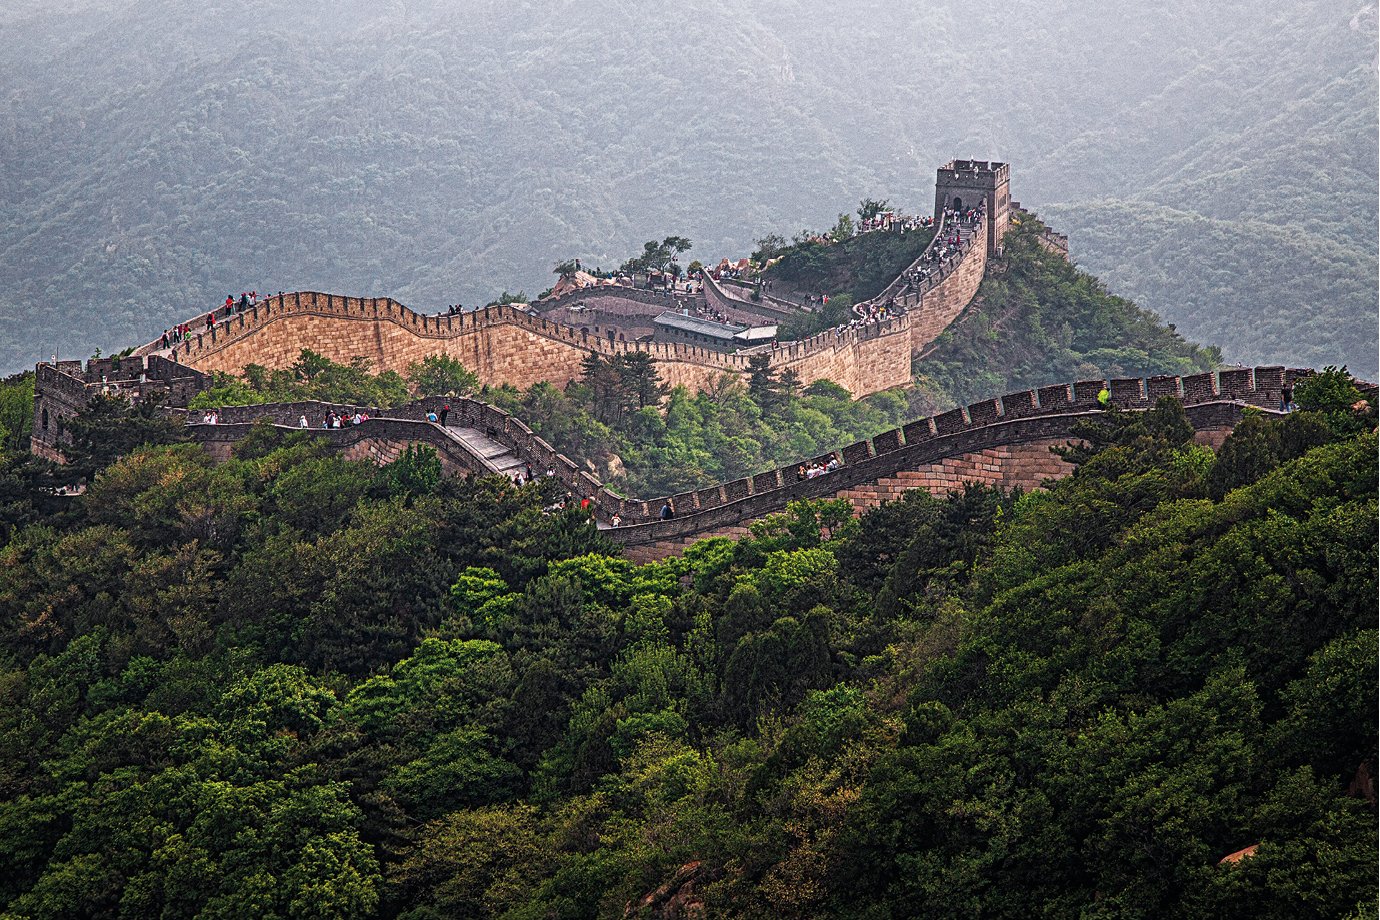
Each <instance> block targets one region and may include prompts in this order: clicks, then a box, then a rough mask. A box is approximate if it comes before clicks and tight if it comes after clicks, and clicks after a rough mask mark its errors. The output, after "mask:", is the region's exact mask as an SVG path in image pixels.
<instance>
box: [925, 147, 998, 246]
mask: <svg viewBox="0 0 1380 920" xmlns="http://www.w3.org/2000/svg"><path fill="white" fill-rule="evenodd" d="M979 201H984V202H986V205H987V253H988V255H993V254H995V253H996V251H997V246H999V245H1000V244H1001V239H1002V237H1003V236H1004V235H1005V234H1006V231H1007V229H1008V228H1009V227H1010V226H1011V167H1010V166H1009V165H1008V164H1006V163H996V162H989V161H987V160H950V161H949V162H948V163H946V164H944V165H943V166H941V167H939V169H938V170H937V171H936V172H935V180H934V213H935V216H936V217H938V216H939V215H941V214H943V213H944V209H945V208H953V209H954V210H958V211H962V210H965V209H969V208H973V207H976V206H977V204H978V202H979Z"/></svg>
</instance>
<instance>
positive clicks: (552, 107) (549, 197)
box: [0, 0, 1380, 379]
mask: <svg viewBox="0 0 1380 920" xmlns="http://www.w3.org/2000/svg"><path fill="white" fill-rule="evenodd" d="M62 7H63V8H61V9H55V8H53V6H52V5H51V4H49V3H46V2H38V0H8V2H6V3H5V4H4V5H2V6H0V32H3V34H4V35H5V36H6V40H5V41H4V42H3V43H0V74H2V75H3V76H0V371H3V372H6V373H9V372H13V371H17V370H21V369H23V368H25V367H28V366H31V365H32V364H33V363H34V362H35V361H37V360H40V359H46V358H47V357H48V356H49V355H51V354H52V353H53V352H55V351H58V352H60V354H61V355H62V356H63V357H68V358H73V357H82V356H85V355H88V354H90V353H91V352H92V350H94V349H95V348H97V347H99V348H102V349H104V350H105V351H106V352H107V353H109V352H111V351H115V350H118V349H119V348H122V347H124V346H126V345H131V344H135V343H137V342H141V341H145V340H148V339H150V338H153V337H154V336H156V335H157V334H158V333H159V332H160V331H161V330H162V329H163V328H164V327H166V326H168V325H170V324H172V323H173V322H175V321H177V320H180V319H184V318H187V317H189V316H191V315H193V314H195V313H197V312H199V311H205V310H206V309H208V308H210V307H211V306H212V305H214V304H215V303H216V302H217V301H221V300H223V299H224V297H225V295H226V294H227V293H231V294H234V295H236V296H238V294H239V293H240V292H241V291H243V290H249V289H257V290H258V291H259V292H260V293H261V294H263V293H266V292H276V291H278V290H280V289H281V290H289V291H290V290H295V289H317V290H324V291H330V292H333V293H342V294H352V295H362V296H385V295H387V296H392V297H396V298H397V299H399V300H401V301H403V302H404V303H406V304H408V305H409V306H412V307H414V308H416V309H419V310H423V311H439V310H443V309H444V308H445V307H446V306H447V305H448V304H452V303H456V302H463V303H464V304H466V305H467V306H468V305H475V304H483V303H485V302H487V301H489V300H492V299H495V298H496V297H497V296H498V295H499V294H500V293H501V292H503V291H505V290H507V291H510V292H514V293H516V292H517V291H519V290H521V291H525V292H526V293H527V294H528V295H530V296H533V297H535V296H536V295H537V294H539V293H540V292H541V291H542V290H544V289H545V288H547V287H548V286H549V285H550V284H551V283H552V281H553V280H554V276H553V275H552V274H551V267H552V265H553V264H554V263H555V262H557V261H559V260H563V259H566V258H572V257H577V256H578V257H579V258H581V259H582V260H583V262H584V263H585V264H586V265H591V266H593V265H599V266H603V267H605V268H610V267H614V266H615V265H617V264H618V263H620V262H622V261H623V260H624V259H625V258H627V257H628V256H629V255H632V254H633V253H634V252H636V251H638V250H640V248H641V243H642V242H643V241H644V240H647V239H652V238H657V239H660V238H662V237H665V236H667V235H671V234H676V235H684V236H688V237H689V238H691V239H692V240H694V241H695V248H694V250H693V251H692V252H691V253H690V254H689V256H688V258H700V259H705V260H708V259H710V258H713V259H717V258H719V257H720V256H723V255H730V256H738V255H746V254H747V253H748V252H750V251H751V249H752V248H753V246H752V243H753V240H754V239H756V238H758V237H761V236H764V235H766V234H767V233H773V232H776V233H781V234H783V235H786V236H788V237H789V236H791V235H793V234H795V233H798V232H800V231H801V230H803V229H807V228H826V227H828V226H831V225H832V224H833V222H834V220H835V219H836V217H837V215H838V213H839V212H841V211H852V210H853V209H854V208H856V207H857V203H858V201H859V199H861V198H863V197H865V196H870V197H879V198H888V199H890V200H891V202H892V203H893V204H894V205H899V206H900V207H902V208H903V209H905V210H907V211H910V212H923V213H928V212H929V211H930V210H931V208H932V206H933V181H934V170H935V168H936V167H937V166H939V165H940V164H942V163H943V162H944V161H946V160H948V159H950V158H952V157H964V158H967V157H974V158H979V159H982V158H991V159H1001V160H1006V161H1008V162H1010V163H1011V164H1012V173H1011V174H1012V195H1013V197H1014V198H1016V199H1018V200H1019V201H1020V202H1021V203H1022V204H1023V205H1025V206H1026V207H1028V208H1030V209H1032V210H1034V211H1037V212H1038V213H1039V214H1040V215H1041V217H1043V218H1044V219H1046V220H1047V221H1049V222H1050V223H1051V224H1052V225H1053V226H1055V227H1056V228H1057V229H1059V230H1061V231H1063V232H1067V233H1068V234H1070V236H1071V245H1072V252H1073V256H1074V259H1075V261H1077V262H1078V263H1079V264H1080V265H1081V266H1082V267H1084V268H1087V269H1089V270H1091V271H1093V272H1094V273H1096V274H1098V275H1099V276H1101V277H1102V278H1103V279H1104V280H1105V281H1106V282H1107V284H1108V285H1109V287H1110V288H1111V289H1112V290H1114V291H1116V292H1117V293H1121V294H1124V295H1127V296H1130V297H1132V298H1134V299H1135V300H1137V301H1138V302H1139V303H1140V304H1142V305H1143V306H1146V307H1149V308H1151V309H1154V310H1156V311H1157V312H1159V313H1160V314H1161V315H1162V316H1164V317H1165V319H1166V320H1168V321H1170V322H1173V323H1175V324H1177V326H1178V329H1179V331H1180V332H1182V333H1183V334H1185V335H1186V336H1188V337H1189V338H1190V339H1194V340H1196V341H1199V342H1203V343H1211V344H1217V345H1220V346H1221V347H1222V349H1223V352H1224V355H1225V358H1226V360H1228V361H1232V362H1241V363H1283V364H1289V365H1293V366H1321V365H1323V364H1341V363H1346V364H1348V365H1350V367H1351V369H1352V370H1353V371H1354V372H1356V373H1358V374H1360V375H1362V376H1366V377H1369V378H1370V379H1375V377H1376V371H1377V368H1376V364H1377V361H1376V339H1377V303H1376V300H1377V257H1376V253H1377V195H1378V194H1380V193H1378V191H1377V159H1376V152H1377V72H1376V61H1377V16H1376V6H1375V4H1374V3H1365V2H1358V0H1351V2H1346V0H1340V2H1338V0H1334V2H1307V0H1305V2H1288V3H1284V2H1273V0H1268V2H1261V0H1249V2H1242V0H1226V2H1223V0H1165V2H1161V3H1158V4H1134V3H1129V2H1123V3H1115V4H1107V3H1103V2H1096V0H1042V2H1034V0H1016V2H1005V3H984V2H975V0H961V2H949V0H944V2H933V0H926V2H920V3H905V4H896V3H886V2H873V0H832V2H817V0H746V2H743V0H735V2H718V0H694V2H688V3H682V4H647V3H637V2H632V0H625V2H618V0H587V2H582V3H566V2H547V3H521V2H518V3H512V2H462V3H440V2H434V0H422V2H404V0H394V2H386V0H385V2H377V0H369V2H363V0H344V2H337V3H333V4H330V5H329V7H328V12H322V9H323V5H319V4H315V3H305V2H297V3H288V2H270V0H238V2H236V3H233V4H222V3H213V4H212V3H208V4H198V5H196V6H195V7H194V8H193V7H190V6H189V5H188V4H186V3H185V2H183V0H86V2H82V0H77V2H70V3H64V4H63V5H62Z"/></svg>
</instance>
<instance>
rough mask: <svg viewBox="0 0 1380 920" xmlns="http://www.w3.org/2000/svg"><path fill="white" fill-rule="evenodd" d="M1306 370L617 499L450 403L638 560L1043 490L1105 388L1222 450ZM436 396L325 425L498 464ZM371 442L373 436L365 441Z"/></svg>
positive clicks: (220, 431) (894, 438) (1037, 413)
mask: <svg viewBox="0 0 1380 920" xmlns="http://www.w3.org/2000/svg"><path fill="white" fill-rule="evenodd" d="M1308 373H1311V372H1309V371H1299V370H1286V369H1285V368H1282V367H1260V368H1254V369H1252V368H1241V369H1236V370H1225V371H1220V372H1217V373H1208V374H1195V375H1193V376H1190V377H1183V378H1179V377H1151V378H1148V379H1141V378H1129V379H1117V380H1083V381H1078V382H1076V383H1073V384H1059V385H1056V386H1049V387H1041V388H1040V389H1039V390H1026V391H1021V392H1017V393H1009V394H1007V395H1005V396H1003V397H1000V398H997V399H988V400H984V401H982V402H978V403H974V404H972V405H971V406H967V407H965V408H960V409H954V410H952V411H949V412H945V413H942V414H941V415H938V416H935V417H934V418H926V419H918V420H916V421H913V422H911V423H909V424H907V425H905V426H903V427H901V428H898V429H894V430H892V431H887V432H883V433H881V434H878V435H876V436H874V437H872V438H869V439H867V440H864V441H859V442H857V443H854V444H850V445H847V446H845V447H842V448H840V449H838V450H837V451H835V452H833V454H836V455H837V456H838V457H839V458H840V459H841V460H842V461H843V463H842V465H841V466H840V467H839V469H837V470H835V471H833V472H830V473H827V474H825V475H823V476H819V477H816V478H814V479H806V480H797V479H796V469H797V466H798V465H799V461H797V462H795V463H791V464H788V465H786V466H784V467H782V468H780V469H775V470H767V471H764V472H761V473H758V474H756V475H754V476H750V477H746V478H744V479H738V480H734V481H732V482H726V483H721V484H719V485H715V486H711V487H709V488H705V489H699V490H696V491H693V492H685V493H681V494H679V495H674V496H667V497H658V498H626V497H623V496H620V495H617V494H615V493H614V492H612V491H610V490H609V489H608V488H606V487H604V486H603V485H602V484H601V483H600V482H599V481H598V480H596V479H595V478H594V477H593V476H591V475H590V474H589V473H588V472H585V471H583V470H581V469H579V468H578V467H576V465H575V464H574V463H573V462H572V461H571V460H570V459H569V458H568V457H565V456H564V455H562V454H560V453H558V452H557V451H556V450H555V449H554V448H553V447H552V446H551V445H550V444H548V443H547V442H546V441H545V440H543V439H542V438H540V437H539V436H537V435H536V434H535V433H534V432H533V431H532V430H531V429H530V428H528V427H527V426H526V425H525V424H523V423H522V422H521V421H520V420H519V419H516V418H513V417H511V416H509V415H508V414H507V413H505V412H503V411H501V410H499V409H496V408H494V407H492V406H489V405H486V404H484V403H481V402H477V401H475V400H469V399H456V400H451V401H450V403H451V406H452V416H451V420H452V424H454V425H457V426H462V427H472V428H475V429H478V430H480V431H482V432H484V433H485V434H486V435H487V436H488V437H490V438H492V439H494V440H495V441H498V442H499V443H501V444H503V445H504V446H505V447H506V448H507V449H508V450H510V451H511V452H512V453H513V454H514V455H516V456H518V457H519V458H520V459H522V460H523V461H524V462H525V463H527V464H530V465H531V466H532V468H533V469H534V470H539V471H542V472H545V471H546V470H548V469H550V470H551V471H552V474H553V475H554V476H555V477H556V478H557V479H558V480H559V481H560V482H561V483H562V484H563V485H564V486H565V487H566V488H568V489H569V490H570V491H571V492H573V493H575V494H577V495H580V496H582V497H584V496H588V497H590V498H591V499H593V501H594V505H595V508H596V511H597V514H598V516H599V517H600V519H601V520H605V521H607V520H609V519H610V518H611V517H612V516H613V515H614V514H617V515H619V517H620V518H621V519H622V521H623V525H624V526H621V527H618V528H615V529H612V530H609V531H606V533H607V535H608V536H609V538H610V539H612V540H614V541H615V542H618V543H620V544H622V545H624V546H625V547H629V548H633V549H630V550H629V552H630V554H631V555H632V556H633V557H636V558H640V557H641V556H647V555H648V554H649V553H650V554H654V553H663V554H664V553H666V552H673V551H675V550H676V548H677V547H683V546H685V545H688V544H689V543H691V542H694V541H695V540H698V539H703V538H705V537H706V536H712V535H720V534H727V535H732V534H736V533H740V532H741V531H742V529H743V528H745V527H746V526H747V524H748V523H749V522H751V521H753V520H756V519H758V518H760V517H763V516H764V515H767V514H770V513H773V512H776V511H780V510H782V509H784V508H785V507H786V505H787V504H788V503H789V502H791V501H795V500H798V499H814V498H831V497H844V498H848V499H849V500H850V501H852V502H853V504H854V508H855V510H856V511H858V512H861V511H863V510H866V509H867V508H871V507H875V506H877V505H879V504H880V503H881V502H883V501H886V500H889V499H892V498H895V497H897V496H899V495H900V494H901V493H902V492H904V491H906V490H907V489H911V488H927V489H932V490H934V491H937V492H946V491H949V490H952V489H957V488H960V487H961V485H962V483H964V482H970V481H974V482H983V483H986V484H989V485H999V486H1002V487H1005V488H1011V487H1014V486H1020V487H1022V488H1027V489H1030V488H1036V487H1038V486H1039V485H1040V484H1041V483H1042V482H1043V481H1044V480H1045V479H1047V478H1058V477H1059V476H1062V475H1065V474H1066V473H1067V472H1068V467H1067V465H1066V464H1064V463H1063V461H1062V460H1061V459H1060V458H1058V457H1056V456H1055V455H1053V454H1051V453H1050V452H1049V447H1051V446H1052V445H1055V444H1061V443H1067V442H1068V441H1069V440H1070V439H1073V438H1075V437H1076V435H1075V433H1074V430H1075V427H1076V425H1077V424H1078V423H1079V422H1080V421H1082V420H1083V419H1086V418H1088V417H1093V416H1096V415H1097V414H1099V413H1100V412H1101V411H1102V410H1101V409H1100V408H1099V407H1098V405H1097V394H1098V393H1099V392H1100V391H1101V390H1102V389H1104V388H1106V389H1107V390H1108V391H1109V392H1110V395H1111V399H1112V402H1113V403H1115V404H1116V405H1118V406H1120V407H1122V408H1125V409H1130V410H1144V409H1147V408H1150V407H1151V406H1153V405H1154V404H1155V402H1156V401H1157V400H1158V399H1159V398H1160V397H1161V396H1173V397H1175V398H1177V399H1179V400H1181V401H1182V402H1183V403H1184V404H1185V411H1186V413H1187V415H1188V418H1189V420H1190V421H1191V422H1192V423H1193V425H1194V427H1195V429H1196V430H1197V432H1198V439H1199V441H1200V442H1202V443H1207V444H1211V445H1213V446H1220V444H1221V440H1222V439H1223V438H1224V437H1225V436H1226V433H1227V432H1228V431H1230V429H1231V428H1232V427H1234V426H1235V424H1236V423H1237V421H1239V420H1240V418H1241V413H1242V411H1243V409H1244V408H1245V407H1246V406H1256V407H1259V408H1262V409H1265V410H1267V411H1277V409H1278V404H1279V398H1280V391H1281V388H1282V387H1283V386H1285V385H1286V384H1288V385H1292V384H1293V383H1294V382H1295V381H1296V380H1298V379H1300V378H1301V377H1302V376H1305V375H1307V374H1308ZM434 402H435V400H421V401H418V402H415V403H411V404H409V405H407V406H403V407H399V408H397V409H393V410H388V412H389V413H393V414H396V415H398V416H402V417H399V418H387V417H383V418H380V417H375V418H373V419H371V420H370V421H368V422H365V423H364V424H363V425H360V426H351V427H349V428H346V429H342V430H337V431H320V432H318V433H320V434H322V435H323V436H327V437H329V438H330V439H331V440H332V442H333V443H337V444H338V445H339V446H340V447H341V449H351V450H355V451H357V452H359V453H356V454H351V455H352V456H353V455H357V456H370V457H373V458H374V459H376V460H387V459H389V458H391V457H393V456H396V452H397V451H398V450H400V449H402V447H403V446H405V445H406V444H408V443H428V444H431V445H432V446H434V447H436V448H437V449H438V451H440V452H441V453H442V456H443V459H445V460H446V462H447V466H448V469H463V470H474V471H477V472H485V471H487V467H486V466H485V464H484V462H483V461H482V459H481V458H477V457H475V456H473V455H471V454H470V453H469V451H468V449H467V448H466V447H465V446H464V445H463V444H462V443H461V442H459V440H458V439H457V438H455V437H454V436H453V435H450V434H448V433H447V432H445V431H444V430H443V429H441V428H440V426H438V425H433V424H430V423H427V422H425V421H422V420H421V418H422V416H423V414H424V413H425V411H426V409H427V408H429V407H430V404H431V403H434ZM306 405H307V404H300V403H298V404H292V405H291V406H279V407H272V406H246V407H239V408H237V409H227V410H226V413H227V415H226V416H224V418H226V420H227V421H231V422H234V423H235V424H224V425H194V426H193V429H194V432H195V436H196V437H197V438H198V439H199V440H202V441H203V442H228V441H233V440H236V439H238V438H240V437H243V436H244V433H246V432H247V431H248V430H249V423H250V420H251V419H252V418H254V417H257V416H256V415H255V413H258V414H259V415H262V416H266V417H268V418H270V419H273V420H275V421H279V422H280V423H281V422H284V421H286V422H287V423H289V424H292V423H293V420H294V419H295V418H296V417H297V415H299V413H300V412H301V411H306V410H304V406H306ZM312 405H314V406H315V409H314V410H311V411H308V414H309V417H312V412H313V411H314V412H315V414H316V415H320V414H322V413H323V411H324V407H322V406H321V404H312ZM228 413H234V414H233V415H231V414H228ZM370 414H371V415H372V414H375V412H374V411H371V413H370ZM364 441H368V442H371V443H369V444H366V445H365V446H363V447H359V446H358V444H359V442H364ZM212 450H213V453H214V452H215V448H214V447H212ZM390 451H392V452H393V453H389V452H390ZM833 454H826V455H824V456H823V457H820V458H813V459H818V460H824V459H827V458H828V457H829V456H832V455H833ZM668 500H669V501H670V502H671V503H672V504H673V506H674V507H675V508H676V510H677V514H676V516H675V517H674V518H673V519H671V520H667V521H662V520H659V519H658V511H659V510H660V508H661V506H662V504H663V503H664V502H666V501H668ZM648 558H650V556H648Z"/></svg>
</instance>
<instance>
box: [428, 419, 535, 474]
mask: <svg viewBox="0 0 1380 920" xmlns="http://www.w3.org/2000/svg"><path fill="white" fill-rule="evenodd" d="M445 431H446V433H447V434H449V435H450V436H451V437H452V438H454V439H455V440H457V441H459V442H460V443H461V444H463V445H465V447H466V448H467V449H468V450H469V451H470V453H472V454H474V455H475V456H476V457H478V458H479V459H480V460H482V461H483V462H484V465H485V466H487V467H489V468H490V469H492V470H493V471H494V472H495V473H499V474H501V475H504V476H507V477H508V478H509V479H512V478H514V477H515V476H516V475H517V474H518V473H519V472H521V471H522V466H523V461H522V459H521V458H520V457H518V455H517V454H515V453H514V452H513V451H511V450H509V449H508V448H507V447H504V446H503V445H502V444H500V443H499V442H497V441H495V440H494V439H493V438H491V437H489V436H488V435H486V434H485V433H484V432H482V431H480V430H479V429H478V428H461V427H459V426H456V425H447V426H445Z"/></svg>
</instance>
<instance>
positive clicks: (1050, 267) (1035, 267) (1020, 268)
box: [911, 217, 1222, 410]
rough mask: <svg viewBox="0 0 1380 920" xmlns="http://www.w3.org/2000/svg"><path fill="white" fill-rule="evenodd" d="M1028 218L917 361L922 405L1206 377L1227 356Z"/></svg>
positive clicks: (948, 405)
mask: <svg viewBox="0 0 1380 920" xmlns="http://www.w3.org/2000/svg"><path fill="white" fill-rule="evenodd" d="M1043 230H1044V224H1043V223H1041V222H1040V221H1039V220H1037V219H1034V218H1029V217H1027V218H1025V219H1023V220H1022V222H1021V224H1020V225H1019V226H1017V227H1015V228H1013V229H1012V230H1011V231H1010V232H1008V233H1007V234H1006V237H1005V238H1004V241H1003V245H1004V250H1005V251H1004V255H1003V258H1001V259H999V260H996V261H994V262H992V263H989V267H988V271H987V276H986V277H985V278H984V279H983V282H982V286H981V287H980V288H979V289H978V293H977V297H975V298H974V300H973V303H972V304H971V305H970V306H969V307H968V308H967V309H966V310H965V311H964V312H963V313H962V314H960V315H959V318H958V319H957V320H956V321H955V322H954V323H953V324H951V325H950V326H949V328H948V329H947V330H945V331H944V333H943V334H942V335H940V336H939V337H938V338H937V339H935V340H934V342H932V343H931V344H930V346H929V347H928V348H926V349H925V350H924V351H923V352H921V353H920V355H918V356H917V357H916V359H915V361H914V362H913V363H914V367H915V385H916V386H915V393H914V394H913V395H912V397H911V399H912V402H913V403H914V404H916V405H918V406H923V407H925V408H926V409H928V410H936V409H938V410H945V409H950V408H952V407H954V406H962V405H967V404H969V403H972V402H976V401H978V400H979V399H983V398H985V397H989V396H991V395H993V394H996V393H1012V392H1015V391H1017V390H1021V389H1030V388H1033V387H1038V386H1042V385H1044V384H1046V383H1048V382H1050V381H1059V382H1065V381H1074V380H1089V379H1099V378H1101V379H1104V380H1105V379H1109V378H1115V377H1148V376H1151V375H1154V374H1178V375H1184V374H1196V373H1199V372H1202V371H1207V370H1212V369H1213V368H1214V367H1216V366H1217V365H1218V364H1220V363H1221V361H1222V355H1221V351H1220V350H1219V349H1218V348H1216V347H1215V346H1209V347H1207V348H1203V347H1200V346H1198V345H1194V344H1192V343H1191V342H1187V341H1185V340H1184V337H1183V336H1182V335H1180V334H1179V333H1178V331H1177V330H1176V329H1175V328H1174V327H1173V326H1172V325H1171V326H1166V325H1165V324H1164V323H1163V322H1162V321H1161V319H1160V317H1158V316H1156V315H1154V314H1153V313H1151V312H1149V311H1147V310H1143V309H1141V308H1140V307H1137V306H1136V305H1135V304H1134V303H1131V302H1130V301H1128V300H1126V299H1125V298H1122V297H1118V296H1116V295H1114V294H1111V293H1109V292H1108V291H1107V286H1106V285H1105V284H1103V282H1102V281H1100V280H1099V279H1097V278H1094V277H1093V276H1092V275H1089V274H1088V273H1087V272H1084V271H1081V270H1079V269H1078V268H1076V267H1074V266H1072V265H1070V264H1069V263H1067V262H1066V261H1064V259H1062V258H1060V257H1059V256H1057V255H1055V254H1054V253H1052V252H1050V251H1049V250H1048V249H1046V248H1044V247H1043V246H1042V245H1041V244H1040V236H1041V233H1042V232H1043Z"/></svg>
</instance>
